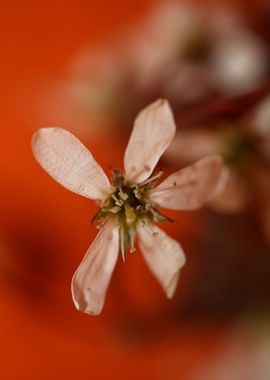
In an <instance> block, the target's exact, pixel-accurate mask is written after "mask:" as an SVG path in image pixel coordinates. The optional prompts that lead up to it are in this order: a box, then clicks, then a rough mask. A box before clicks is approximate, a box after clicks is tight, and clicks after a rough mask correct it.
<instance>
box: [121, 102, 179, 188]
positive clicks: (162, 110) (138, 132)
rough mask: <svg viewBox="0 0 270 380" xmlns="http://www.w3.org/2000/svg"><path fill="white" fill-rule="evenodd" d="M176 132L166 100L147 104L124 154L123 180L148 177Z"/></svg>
mask: <svg viewBox="0 0 270 380" xmlns="http://www.w3.org/2000/svg"><path fill="white" fill-rule="evenodd" d="M174 133H175V123H174V119H173V115H172V111H171V109H170V106H169V103H168V102H167V100H164V99H160V100H157V101H156V102H155V103H152V104H150V106H148V107H146V108H145V109H144V110H142V111H141V112H140V113H139V115H138V116H137V118H136V120H135V124H134V128H133V131H132V133H131V136H130V139H129V143H128V146H127V148H126V152H125V157H124V166H125V171H126V179H127V180H129V181H131V182H135V183H139V182H142V181H144V180H145V179H146V178H148V177H149V176H150V175H151V173H152V171H153V169H154V167H155V166H156V164H157V162H158V160H159V159H160V157H161V155H162V154H163V153H164V151H165V150H166V149H167V147H168V146H169V144H170V142H171V141H172V138H173V136H174Z"/></svg>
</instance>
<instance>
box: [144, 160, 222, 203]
mask: <svg viewBox="0 0 270 380" xmlns="http://www.w3.org/2000/svg"><path fill="white" fill-rule="evenodd" d="M224 170H226V169H225V168H224V165H223V159H222V158H221V157H220V156H210V157H206V158H203V159H202V160H200V161H197V162H196V163H195V164H193V165H191V166H188V167H186V168H185V169H182V170H179V171H178V172H176V173H173V174H171V175H170V176H169V177H168V178H166V179H165V181H163V182H162V183H161V184H160V185H159V186H157V187H156V188H154V189H153V190H151V191H150V193H149V196H150V199H151V200H152V201H154V202H155V203H157V204H158V205H159V206H161V207H165V208H168V209H172V210H190V209H197V208H199V207H201V206H202V205H203V204H204V203H205V202H206V201H207V200H208V199H209V198H210V197H211V196H212V194H214V193H215V192H216V191H217V189H218V190H219V191H222V190H223V189H222V188H221V186H225V184H226V173H225V172H224Z"/></svg>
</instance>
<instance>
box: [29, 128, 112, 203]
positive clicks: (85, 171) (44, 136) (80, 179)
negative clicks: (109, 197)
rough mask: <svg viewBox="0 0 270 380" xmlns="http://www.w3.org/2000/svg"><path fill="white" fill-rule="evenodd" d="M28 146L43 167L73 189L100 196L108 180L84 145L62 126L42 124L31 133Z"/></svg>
mask: <svg viewBox="0 0 270 380" xmlns="http://www.w3.org/2000/svg"><path fill="white" fill-rule="evenodd" d="M32 149H33V153H34V156H35V158H36V159H37V161H38V162H39V163H40V165H41V166H42V167H43V169H44V170H46V172H47V173H48V174H50V176H52V177H53V179H55V180H56V181H57V182H59V183H60V184H61V185H62V186H64V187H65V188H67V189H68V190H71V191H73V192H74V193H77V194H80V195H83V196H85V197H87V198H91V199H95V200H102V199H104V197H106V194H107V192H108V191H109V189H110V183H109V180H108V178H107V176H106V175H105V173H104V172H103V170H102V168H101V167H100V166H99V165H98V163H97V162H96V161H95V159H94V158H93V156H92V154H91V153H90V152H89V150H88V149H86V147H85V146H84V145H83V144H82V143H81V142H80V141H79V140H78V139H77V138H76V137H75V136H73V135H72V134H71V133H70V132H68V131H66V130H65V129H62V128H42V129H39V130H38V131H37V132H36V133H35V134H34V136H33V140H32Z"/></svg>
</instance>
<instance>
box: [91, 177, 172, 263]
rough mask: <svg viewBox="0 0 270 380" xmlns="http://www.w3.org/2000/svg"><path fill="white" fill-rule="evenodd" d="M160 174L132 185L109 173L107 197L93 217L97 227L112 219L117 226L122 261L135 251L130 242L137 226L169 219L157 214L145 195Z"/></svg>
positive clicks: (132, 241)
mask: <svg viewBox="0 0 270 380" xmlns="http://www.w3.org/2000/svg"><path fill="white" fill-rule="evenodd" d="M161 174H162V172H159V173H158V174H157V175H154V176H152V177H150V178H149V179H147V180H145V181H143V182H141V183H139V184H133V183H129V182H127V181H126V180H125V178H124V176H123V174H122V173H121V172H120V171H119V170H114V171H113V178H112V181H111V185H112V187H111V189H112V191H111V194H110V195H109V196H108V198H107V199H105V201H104V202H103V204H102V205H101V208H100V210H99V212H98V213H97V214H96V216H95V217H94V219H95V220H97V221H98V222H100V223H104V222H106V221H107V220H108V219H113V220H114V222H115V223H116V224H117V225H118V226H119V231H120V234H119V236H120V249H121V252H122V256H123V258H124V256H125V252H126V250H127V249H128V248H129V249H130V252H134V251H135V247H134V239H135V234H136V226H137V224H138V223H142V224H144V223H145V222H146V221H149V220H151V221H156V222H168V221H170V219H169V218H167V217H166V216H164V215H163V214H161V213H160V212H159V211H158V210H157V209H156V208H155V206H154V204H153V203H152V202H151V201H150V199H149V197H148V192H149V190H150V189H152V188H153V187H154V186H155V183H156V181H157V179H158V178H159V177H160V176H161Z"/></svg>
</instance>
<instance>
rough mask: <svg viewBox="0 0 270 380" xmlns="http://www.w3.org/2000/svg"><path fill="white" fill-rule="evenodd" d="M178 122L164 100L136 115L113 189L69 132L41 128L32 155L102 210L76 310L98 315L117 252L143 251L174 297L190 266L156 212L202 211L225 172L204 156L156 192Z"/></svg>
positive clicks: (76, 287)
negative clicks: (156, 170) (185, 267)
mask: <svg viewBox="0 0 270 380" xmlns="http://www.w3.org/2000/svg"><path fill="white" fill-rule="evenodd" d="M175 129H176V127H175V123H174V119H173V115H172V112H171V109H170V106H169V104H168V102H167V101H166V100H158V101H156V102H155V103H153V104H151V105H150V106H148V107H147V108H145V109H144V110H142V111H141V112H140V113H139V115H138V116H137V118H136V120H135V124H134V128H133V131H132V134H131V137H130V140H129V143H128V146H127V148H126V151H125V156H124V169H125V171H124V174H123V173H122V172H120V171H119V170H114V171H113V176H112V180H111V182H110V181H109V179H108V178H107V176H106V174H105V173H104V171H103V170H102V168H101V167H100V166H99V165H98V163H97V162H96V161H95V159H94V158H93V156H92V154H91V153H90V152H89V151H88V150H87V149H86V148H85V146H84V145H83V144H82V143H81V142H80V141H79V140H78V139H77V138H76V137H75V136H73V135H72V134H71V133H70V132H68V131H66V130H64V129H61V128H42V129H40V130H38V131H37V132H36V134H35V135H34V137H33V153H34V155H35V157H36V159H37V161H38V162H39V163H40V165H41V166H42V167H43V169H45V170H46V171H47V172H48V174H50V175H51V176H52V177H53V178H54V179H55V180H56V181H57V182H59V183H60V184H61V185H63V186H64V187H66V188H67V189H68V190H71V191H73V192H75V193H78V194H80V195H82V196H85V197H87V198H90V199H93V200H95V201H96V202H97V203H98V204H99V206H100V209H99V211H98V213H97V214H96V216H95V217H94V219H95V220H96V221H97V223H98V227H99V229H100V231H99V233H98V235H97V237H96V239H95V240H94V242H93V243H92V244H91V246H90V247H89V249H88V251H87V253H86V255H85V257H84V259H83V261H82V262H81V264H80V266H79V268H78V269H77V271H76V272H75V274H74V276H73V279H72V296H73V301H74V303H75V306H76V308H77V309H79V310H81V311H83V312H86V313H89V314H93V315H97V314H99V313H100V312H101V310H102V307H103V305H104V300H105V295H106V290H107V287H108V285H109V282H110V278H111V275H112V272H113V270H114V267H115V264H116V261H117V257H118V253H119V251H121V253H122V256H123V258H124V257H125V254H126V251H127V250H128V249H129V250H130V251H131V252H133V251H135V245H134V240H135V236H136V235H137V236H138V245H139V247H140V250H141V252H142V254H143V256H144V258H145V261H146V263H147V264H148V266H149V268H150V270H151V271H152V273H153V274H154V276H155V277H156V278H157V280H158V281H159V282H160V284H161V286H162V287H163V289H164V291H165V293H166V295H167V297H168V298H171V297H172V296H173V294H174V292H175V289H176V286H177V282H178V278H179V271H180V269H181V268H182V266H183V265H184V263H185V256H184V252H183V250H182V248H181V246H180V244H179V243H178V242H177V241H176V240H174V239H172V238H171V237H169V236H168V235H167V234H166V233H165V232H164V231H162V230H161V229H160V228H159V227H157V226H156V225H155V224H154V223H153V222H165V221H169V219H168V218H167V217H166V216H165V215H163V214H162V213H161V212H160V211H159V210H158V209H157V206H160V207H164V208H167V209H174V210H188V209H197V208H199V207H200V206H202V205H203V204H204V202H205V201H207V200H208V199H209V198H210V197H211V196H212V195H213V194H214V193H215V192H216V191H220V190H222V187H223V185H225V181H226V169H224V167H223V160H222V158H221V157H220V156H217V155H214V156H211V157H206V158H204V159H202V160H200V161H198V162H196V163H195V164H193V165H191V166H189V167H187V168H185V169H183V170H180V171H177V172H175V173H173V174H171V175H170V176H169V177H167V178H166V179H165V180H164V181H163V182H161V183H160V184H159V185H157V186H156V182H157V181H158V179H159V178H160V176H161V174H162V173H161V172H159V173H154V172H153V171H154V168H155V166H156V164H157V163H158V161H159V159H160V157H161V155H162V154H163V153H164V151H165V150H166V149H167V147H168V146H169V144H170V142H171V141H172V139H173V137H174V134H175Z"/></svg>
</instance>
